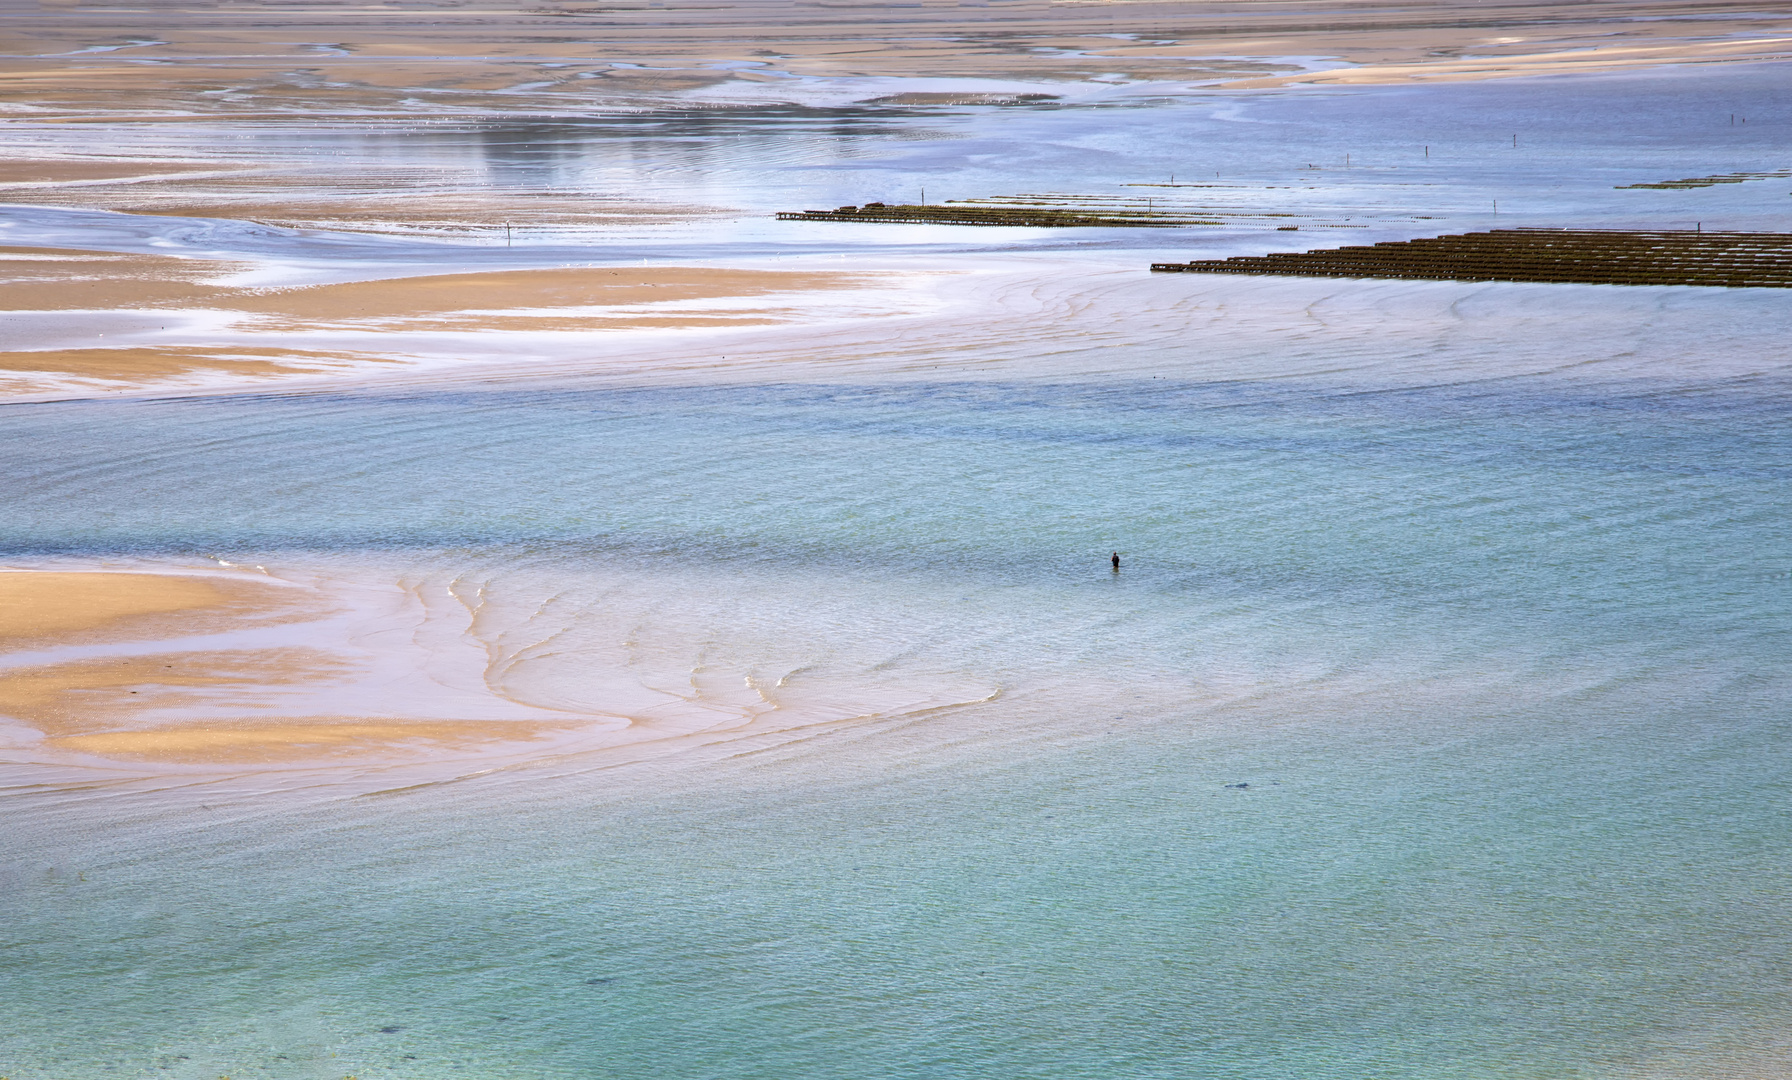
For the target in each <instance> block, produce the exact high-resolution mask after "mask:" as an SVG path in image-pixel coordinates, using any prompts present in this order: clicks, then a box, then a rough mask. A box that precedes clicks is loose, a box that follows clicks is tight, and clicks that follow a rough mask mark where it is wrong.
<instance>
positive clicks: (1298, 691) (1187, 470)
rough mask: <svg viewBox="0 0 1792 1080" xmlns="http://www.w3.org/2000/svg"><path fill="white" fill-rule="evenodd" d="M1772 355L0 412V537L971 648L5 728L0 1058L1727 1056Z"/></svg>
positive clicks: (855, 1068) (751, 644) (1517, 1059)
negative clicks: (882, 701)
mask: <svg viewBox="0 0 1792 1080" xmlns="http://www.w3.org/2000/svg"><path fill="white" fill-rule="evenodd" d="M1785 390H1786V388H1785V387H1784V386H1782V385H1779V384H1777V383H1774V382H1771V381H1760V380H1756V381H1754V382H1748V383H1742V384H1723V383H1701V382H1699V381H1698V380H1695V379H1690V378H1683V379H1678V380H1672V381H1669V380H1654V381H1645V380H1634V381H1631V382H1628V383H1614V384H1611V385H1605V386H1599V387H1588V386H1586V385H1582V384H1574V383H1570V382H1568V381H1566V380H1563V379H1555V378H1550V377H1537V378H1533V379H1528V380H1523V379H1521V380H1511V381H1509V382H1508V383H1505V384H1497V385H1493V386H1488V385H1483V386H1480V387H1477V388H1471V389H1465V388H1462V387H1450V386H1434V387H1428V388H1418V389H1411V390H1405V391H1400V392H1365V391H1364V388H1362V387H1353V386H1349V385H1340V384H1336V383H1328V382H1326V381H1323V380H1272V381H1266V382H1256V383H1252V382H1234V383H1218V384H1204V383H1197V382H1186V383H1182V382H1178V383H1171V382H1166V381H1165V380H1162V379H1156V380H1152V379H1145V380H1136V381H1127V380H1112V379H1109V380H1104V381H1102V382H1099V383H1086V382H1085V383H1067V382H1048V381H1043V380H1041V381H1009V382H1003V383H964V382H960V383H950V384H938V385H913V384H901V385H899V384H889V383H883V384H879V383H875V382H866V383H859V384H854V385H799V384H789V385H762V386H736V387H726V388H716V387H707V388H691V387H620V386H603V385H595V384H594V385H585V386H578V385H561V386H539V387H534V388H529V389H513V390H493V391H489V392H479V393H448V392H443V393H428V392H415V393H407V394H380V393H373V392H367V393H355V394H339V395H313V396H300V397H286V398H280V397H273V398H264V397H253V396H249V397H241V398H223V399H205V400H199V399H195V400H187V401H162V402H138V403H126V402H110V403H66V404H52V405H31V406H16V407H9V408H8V409H7V410H6V422H5V425H4V442H3V443H0V455H3V456H4V460H5V462H6V472H7V475H8V476H9V477H11V478H12V485H13V487H12V492H11V494H10V497H9V501H8V514H7V516H6V519H5V526H4V528H5V538H6V539H5V544H6V548H7V551H8V553H9V555H10V556H13V557H27V556H40V555H44V554H56V553H71V554H73V553H120V552H127V553H128V552H136V553H139V554H144V555H162V556H165V555H177V556H191V555H197V554H200V553H210V554H218V555H223V556H225V557H228V558H233V559H236V558H243V557H249V556H252V557H255V558H259V559H262V560H265V561H269V562H276V563H278V562H281V561H284V562H285V563H288V564H302V565H308V566H314V567H325V568H328V567H329V566H332V565H336V564H342V565H349V564H366V563H369V562H371V563H374V564H378V565H385V566H389V567H392V568H394V572H396V571H397V570H398V569H403V570H405V571H406V572H423V571H426V570H427V571H433V572H439V573H452V574H456V575H462V576H470V577H475V578H478V579H479V580H481V581H482V582H483V583H485V585H486V586H487V587H488V588H489V590H490V591H491V593H492V595H493V596H494V597H495V598H496V601H495V603H496V606H497V609H498V610H500V611H505V610H510V611H515V612H525V611H533V610H535V608H536V607H537V606H538V605H539V603H540V602H541V599H542V598H543V597H544V596H547V595H550V594H551V595H559V596H579V597H584V598H585V599H586V600H588V601H589V604H590V606H588V607H587V608H584V609H582V610H584V611H586V612H596V611H600V610H602V609H603V608H604V605H606V604H607V605H622V606H624V607H626V608H627V610H628V611H629V612H630V613H631V618H634V619H635V620H636V621H637V625H638V626H642V627H646V628H647V631H646V632H648V633H651V632H652V631H653V629H654V627H656V626H658V625H659V622H663V623H664V624H665V626H666V627H667V629H666V631H665V633H666V635H667V640H668V641H669V642H671V643H672V644H669V645H668V646H667V648H676V647H687V648H689V649H691V650H692V652H691V655H692V657H693V658H697V657H698V656H699V654H702V655H709V654H708V653H705V652H704V650H706V649H708V650H712V651H713V650H714V649H716V648H719V647H723V646H725V647H727V648H730V649H734V650H737V651H738V652H739V653H740V654H741V655H742V656H743V657H745V658H746V659H745V660H743V663H746V662H757V661H758V660H762V659H764V657H766V656H773V655H775V656H777V657H781V658H783V661H784V662H787V663H790V664H812V665H817V666H818V667H820V668H823V669H827V670H828V671H829V672H830V674H829V675H828V676H827V678H828V679H830V680H832V681H830V682H827V683H825V685H826V686H830V687H835V688H839V687H845V686H850V685H852V684H853V682H854V680H855V679H868V678H871V677H872V675H871V674H869V673H871V672H873V671H878V672H883V673H885V674H888V673H889V672H894V673H895V675H894V676H892V677H894V678H897V679H899V680H905V681H914V682H916V683H925V682H927V681H928V680H941V679H956V680H961V681H963V680H969V681H971V682H977V681H979V680H981V681H982V683H986V684H990V685H993V686H996V687H999V688H1000V689H1001V691H1002V696H1000V697H998V698H997V699H996V700H994V701H991V702H988V703H986V704H982V705H973V706H968V707H965V708H961V709H957V710H948V711H947V712H946V713H944V714H939V715H928V716H920V717H914V716H910V717H899V718H895V719H892V720H888V721H873V722H868V723H866V724H864V725H862V726H858V727H847V728H844V729H835V730H833V732H832V734H829V735H827V736H826V737H817V738H813V739H805V740H799V741H795V742H791V743H787V744H782V745H777V746H771V747H768V748H765V749H762V750H761V751H760V752H758V753H754V754H750V755H746V756H741V757H727V756H717V755H710V756H707V757H700V758H695V759H691V760H678V759H674V760H671V761H659V762H655V763H649V764H645V765H640V766H635V767H630V768H604V767H601V766H599V765H596V764H593V763H590V762H581V761H579V760H576V759H575V760H560V761H552V762H543V763H541V764H540V765H539V766H538V767H535V768H532V769H523V770H520V771H512V772H508V773H502V774H494V775H491V776H487V777H483V778H475V779H472V780H468V781H465V782H462V783H458V784H449V785H443V786H435V787H425V788H421V789H416V790H411V791H406V792H400V793H395V794H389V795H382V796H365V795H362V796H357V795H355V794H353V793H352V792H346V791H345V790H343V789H340V788H336V787H331V786H329V785H328V784H325V783H323V782H321V781H318V780H317V779H316V778H315V777H304V778H300V779H298V780H294V779H291V778H287V779H280V778H277V777H273V776H263V777H260V778H257V777H254V776H250V777H247V778H240V779H239V782H238V783H236V785H235V786H231V785H228V784H214V785H211V788H212V789H214V790H215V795H208V794H206V790H207V788H206V787H205V786H199V787H192V788H188V789H184V790H176V791H171V792H164V793H162V794H155V793H151V792H144V791H130V790H127V789H124V788H119V789H116V790H115V791H113V792H112V793H111V794H107V792H108V790H111V789H109V788H107V787H105V786H104V785H101V786H98V787H92V786H90V787H82V786H66V787H63V788H60V789H58V788H49V789H45V788H41V787H34V786H33V784H32V778H31V776H30V774H29V772H28V771H14V772H13V774H12V779H11V783H12V786H11V787H9V788H8V789H7V791H6V793H5V801H6V804H7V817H8V819H9V821H11V822H12V827H11V828H10V830H9V831H10V835H11V837H12V840H11V843H10V852H9V856H8V858H7V863H6V873H7V887H6V890H5V893H4V904H5V907H6V911H5V917H4V922H5V925H6V926H7V927H8V930H7V932H6V937H7V941H8V950H7V960H6V964H7V967H8V970H9V972H10V973H11V975H12V977H11V978H8V979H7V980H5V981H4V982H3V983H0V987H3V988H0V997H4V1002H3V1005H4V1008H5V1010H6V1014H7V1016H8V1017H9V1021H8V1025H7V1026H8V1031H9V1034H8V1035H7V1037H6V1040H5V1042H4V1044H0V1045H4V1046H5V1059H4V1064H5V1067H6V1069H7V1070H8V1075H12V1076H14V1077H40V1076H41V1077H64V1076H90V1075H95V1076H97V1075H112V1074H118V1075H172V1076H192V1077H199V1076H207V1077H210V1076H217V1075H221V1074H228V1075H230V1076H233V1077H246V1076H293V1075H315V1076H341V1075H345V1074H350V1073H352V1074H354V1075H357V1076H360V1077H363V1078H366V1077H374V1076H391V1077H450V1076H454V1077H460V1076H490V1077H510V1076H514V1077H544V1076H566V1077H583V1076H646V1075H651V1076H659V1077H691V1078H698V1077H774V1076H778V1077H786V1076H814V1077H841V1078H847V1077H955V1076H1015V1077H1032V1076H1038V1077H1112V1076H1139V1077H1173V1076H1175V1077H1180V1076H1190V1075H1200V1076H1207V1075H1212V1076H1240V1077H1264V1078H1282V1077H1288V1078H1293V1077H1311V1076H1338V1077H1345V1076H1388V1077H1414V1078H1418V1077H1436V1076H1464V1077H1470V1076H1473V1077H1483V1076H1511V1077H1560V1076H1589V1077H1595V1076H1597V1077H1603V1076H1619V1075H1625V1076H1634V1075H1682V1074H1685V1075H1690V1074H1692V1073H1694V1072H1697V1073H1699V1074H1701V1075H1707V1076H1709V1075H1738V1076H1740V1075H1749V1074H1750V1070H1751V1068H1755V1067H1758V1066H1759V1063H1760V1062H1761V1061H1764V1060H1771V1059H1772V1056H1773V1055H1774V1054H1776V1053H1777V1052H1778V1051H1777V1049H1776V1047H1775V1042H1774V1040H1775V1039H1777V1037H1778V1036H1777V1035H1775V1034H1774V1033H1775V1032H1776V1031H1780V1030H1783V1022H1784V1018H1785V1010H1786V1005H1787V996H1786V995H1787V990H1788V985H1787V979H1788V974H1789V970H1788V966H1787V957H1788V956H1789V955H1792V953H1789V951H1788V946H1789V945H1792V942H1789V940H1788V937H1789V935H1792V912H1789V911H1788V906H1787V903H1786V900H1785V897H1786V896H1787V895H1788V893H1787V886H1788V885H1789V884H1792V882H1788V880H1787V878H1788V870H1787V867H1788V866H1792V859H1789V858H1788V856H1789V855H1792V851H1788V848H1789V847H1792V845H1789V843H1788V835H1789V834H1788V832H1787V830H1786V828H1785V824H1786V817H1785V815H1786V803H1785V782H1784V773H1783V760H1784V754H1785V751H1786V740H1787V738H1788V736H1789V735H1792V732H1789V731H1788V710H1787V704H1788V698H1789V693H1788V683H1787V678H1786V676H1787V670H1786V664H1785V656H1786V655H1787V648H1786V645H1787V641H1786V635H1787V629H1786V628H1787V618H1786V617H1787V614H1788V611H1787V609H1788V606H1789V604H1788V601H1789V599H1792V598H1789V595H1788V590H1789V586H1792V549H1789V545H1788V541H1787V539H1786V537H1785V533H1784V529H1783V525H1782V520H1783V507H1784V506H1785V501H1786V498H1785V496H1786V487H1787V482H1788V475H1789V471H1792V461H1789V460H1788V458H1787V455H1786V452H1785V442H1784V438H1783V431H1784V425H1785V422H1786V419H1787V411H1788V403H1789V401H1788V397H1787V395H1786V393H1785ZM1114 547H1118V548H1120V549H1121V550H1122V551H1123V552H1124V553H1125V558H1126V566H1125V568H1124V570H1123V571H1122V573H1121V574H1120V575H1119V576H1118V577H1115V576H1114V575H1113V574H1111V573H1110V572H1109V570H1108V568H1107V566H1106V555H1107V552H1108V551H1109V550H1110V549H1111V548H1114ZM581 617H582V616H581ZM581 617H573V618H571V619H570V620H569V625H570V626H572V627H574V628H575V629H576V628H577V626H578V625H580V618H581ZM655 620H659V622H656V621H655ZM523 622H524V620H522V619H521V616H520V615H519V616H518V625H519V626H520V625H522V623H523ZM596 632H597V631H595V630H593V631H592V633H596ZM680 643H683V644H682V645H680ZM718 643H720V644H719V645H718ZM576 654H577V650H576V649H573V650H571V651H570V652H569V654H568V655H569V656H572V659H567V658H564V657H563V658H562V659H561V660H559V661H552V660H548V661H543V662H542V664H541V665H540V666H539V667H537V668H532V669H528V670H525V671H523V672H522V674H521V675H520V676H519V681H518V683H517V685H519V686H522V687H524V688H525V689H527V687H529V686H530V685H533V683H532V682H531V680H534V682H535V683H539V684H540V685H541V686H544V687H546V686H549V685H550V684H553V685H558V684H561V683H565V682H567V681H568V680H569V679H571V680H575V681H576V679H575V676H576V674H577V671H578V670H579V668H578V664H579V663H582V662H583V661H578V659H577V655H576ZM756 658H757V659H756ZM693 662H699V661H698V660H696V659H693ZM556 664H558V666H556ZM543 692H544V693H545V692H547V691H543ZM1235 784H1248V785H1249V786H1248V787H1242V788H1241V787H1233V786H1229V785H1235ZM258 792H259V794H258ZM383 1028H393V1029H395V1030H392V1031H382V1030H381V1029H383ZM332 1055H334V1056H332ZM1751 1062H1752V1063H1753V1065H1751Z"/></svg>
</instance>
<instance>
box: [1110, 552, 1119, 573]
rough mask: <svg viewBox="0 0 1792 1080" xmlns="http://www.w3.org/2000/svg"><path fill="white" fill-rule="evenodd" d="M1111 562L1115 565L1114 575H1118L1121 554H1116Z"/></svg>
mask: <svg viewBox="0 0 1792 1080" xmlns="http://www.w3.org/2000/svg"><path fill="white" fill-rule="evenodd" d="M1109 561H1110V562H1112V563H1113V564H1114V573H1116V574H1118V573H1119V572H1120V553H1119V552H1118V551H1116V552H1114V557H1113V558H1112V559H1111V560H1109Z"/></svg>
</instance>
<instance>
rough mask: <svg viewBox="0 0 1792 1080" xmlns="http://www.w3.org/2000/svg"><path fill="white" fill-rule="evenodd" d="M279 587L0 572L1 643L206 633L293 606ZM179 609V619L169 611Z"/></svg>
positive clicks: (156, 577) (141, 577)
mask: <svg viewBox="0 0 1792 1080" xmlns="http://www.w3.org/2000/svg"><path fill="white" fill-rule="evenodd" d="M291 602H292V597H291V596H290V594H288V593H287V592H286V591H285V590H281V589H279V588H278V587H276V586H272V585H266V584H262V583H260V582H256V581H252V580H245V579H241V578H226V577H221V576H220V577H215V578H211V577H206V578H201V577H184V576H176V575H172V574H127V573H61V572H38V571H9V572H0V642H4V643H6V644H7V645H9V646H10V647H14V648H18V647H25V646H28V645H40V644H44V643H59V642H68V641H85V640H93V639H95V638H96V637H104V638H139V637H146V636H147V637H153V636H159V635H161V634H163V633H167V632H168V631H169V630H170V629H173V628H177V627H178V626H182V625H184V626H186V627H189V628H190V629H188V632H191V633H203V632H207V631H209V630H211V629H214V628H216V627H217V626H219V625H220V624H221V623H222V622H229V621H234V620H237V619H240V618H242V617H244V616H246V615H248V614H250V613H251V612H257V611H265V612H269V613H272V612H273V611H275V610H278V609H281V608H284V607H286V606H288V605H290V604H291ZM176 614H183V615H185V616H186V617H185V618H184V619H180V620H174V619H171V618H170V617H171V616H174V615H176Z"/></svg>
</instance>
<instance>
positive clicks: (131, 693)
mask: <svg viewBox="0 0 1792 1080" xmlns="http://www.w3.org/2000/svg"><path fill="white" fill-rule="evenodd" d="M339 607H340V603H339V598H333V597H331V596H329V595H327V594H325V593H320V592H318V591H317V590H315V589H308V588H304V587H301V586H295V585H293V584H291V583H284V582H279V581H276V580H267V581H258V580H256V579H254V578H252V577H249V576H248V575H246V574H240V573H223V572H220V573H215V574H194V573H185V574H182V573H141V572H109V571H95V570H11V571H4V572H0V649H3V651H0V665H4V664H5V661H6V658H7V657H8V656H9V655H10V656H14V657H20V658H22V654H24V653H27V652H28V653H29V654H30V657H31V659H30V660H29V661H27V662H25V663H19V662H18V661H17V660H14V661H13V662H12V663H11V664H10V666H0V716H3V717H5V718H7V719H9V720H11V721H13V722H14V723H15V724H20V725H23V726H24V729H26V730H29V731H34V732H36V734H37V738H36V740H35V742H34V745H35V746H36V747H37V748H38V750H39V751H40V752H41V751H48V752H50V753H52V754H76V755H79V756H82V757H104V758H108V759H114V760H129V761H135V762H140V763H152V762H160V763H164V764H183V765H204V764H211V765H245V764H280V763H290V762H300V761H311V760H316V759H319V758H326V757H340V756H344V755H348V756H355V757H359V758H363V759H365V758H368V757H369V756H372V757H378V756H380V755H386V754H392V753H398V754H410V755H415V754H417V753H433V752H439V751H441V750H444V749H453V750H459V751H466V750H470V749H474V748H477V747H479V746H482V745H487V744H491V743H494V742H498V743H503V742H528V741H531V740H535V739H539V738H541V737H543V736H544V735H546V734H547V733H549V732H565V731H570V730H575V729H579V728H583V727H588V726H589V725H590V724H591V722H592V718H589V717H569V716H565V715H564V714H560V715H555V714H553V713H549V712H545V711H543V710H531V709H526V708H521V707H518V706H516V705H514V704H513V703H509V702H496V705H497V708H496V713H495V714H494V710H493V708H491V707H490V706H481V707H479V708H476V709H475V710H473V711H474V712H480V711H483V712H484V713H486V714H487V715H483V716H480V715H470V716H465V717H462V716H454V715H446V716H444V715H440V714H439V713H440V710H434V711H432V710H431V709H430V708H428V707H423V708H420V709H419V710H418V713H417V715H404V714H399V713H386V712H381V711H380V710H378V709H377V708H376V709H375V710H373V711H372V714H371V715H343V714H338V713H329V712H319V711H317V709H316V706H317V705H319V704H324V703H328V702H331V701H334V700H337V699H338V698H340V697H342V695H343V693H344V688H349V689H347V691H346V693H347V696H348V697H349V698H350V699H354V698H356V697H357V696H358V695H357V694H356V693H355V692H354V691H353V689H352V687H353V686H354V685H355V680H357V679H361V678H366V677H367V676H368V659H367V657H365V656H363V655H360V654H359V653H357V652H356V651H355V650H354V649H351V648H348V647H347V646H348V642H347V640H346V638H345V637H344V636H343V635H342V634H340V633H339V632H328V633H326V634H325V636H324V637H323V638H322V639H320V641H319V642H318V643H317V644H313V645H291V644H285V645H264V646H255V645H253V644H249V643H248V642H249V639H246V638H242V637H241V636H240V635H241V634H242V632H244V631H255V630H257V629H262V630H265V629H266V628H268V627H270V626H281V625H284V626H287V627H292V626H293V625H295V624H297V625H299V627H300V628H301V629H302V628H303V626H304V625H309V624H316V625H319V626H333V625H335V624H333V623H330V622H329V621H328V620H329V617H330V616H332V615H335V614H339V613H340V612H339V610H338V609H339ZM319 620H324V621H323V622H320V621H319ZM217 635H225V636H226V637H229V636H231V635H236V636H237V637H236V639H237V640H240V641H243V642H244V644H243V645H241V646H230V647H219V646H218V645H216V644H212V642H214V641H215V640H216V636H217ZM139 642H141V643H142V644H141V645H137V644H134V643H139ZM71 647H72V648H73V649H74V650H75V651H74V652H73V653H71V652H70V648H71ZM96 651H97V655H94V653H96ZM56 656H63V657H67V658H63V659H56V658H55V657H56ZM382 677H384V676H382ZM473 704H475V705H478V704H479V703H478V700H477V698H475V699H474V701H473Z"/></svg>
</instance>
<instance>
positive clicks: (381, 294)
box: [212, 267, 865, 323]
mask: <svg viewBox="0 0 1792 1080" xmlns="http://www.w3.org/2000/svg"><path fill="white" fill-rule="evenodd" d="M864 280H865V276H864V275H860V274H818V273H803V272H795V271H778V270H717V269H705V268H701V267H667V268H664V269H644V270H622V269H595V268H584V267H566V268H559V269H551V270H504V271H492V272H488V273H476V274H439V275H432V276H429V277H408V278H389V279H386V280H382V281H355V282H348V283H345V284H341V285H312V286H307V287H305V288H298V289H282V290H278V291H268V292H259V293H252V294H251V293H238V294H235V295H233V296H230V297H228V298H226V297H220V298H219V299H218V300H217V301H216V302H215V303H214V304H213V305H212V306H216V307H225V308H230V309H232V310H236V311H248V312H257V313H261V314H267V315H279V316H283V317H285V318H288V319H294V320H301V321H305V322H315V323H324V322H338V321H342V320H363V319H402V318H416V317H419V316H430V315H445V314H450V313H454V312H466V311H490V312H513V313H514V309H517V308H586V307H621V306H634V305H639V304H652V303H666V302H669V301H682V300H713V299H719V298H722V297H735V296H763V295H766V294H769V293H788V292H804V291H809V290H814V289H840V288H850V287H852V286H855V285H860V284H862V283H863V282H864Z"/></svg>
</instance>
